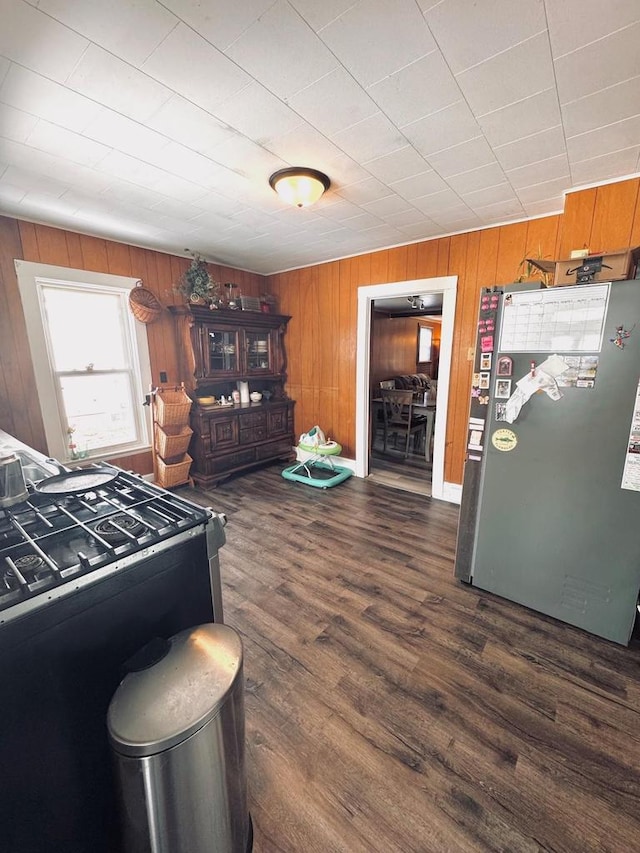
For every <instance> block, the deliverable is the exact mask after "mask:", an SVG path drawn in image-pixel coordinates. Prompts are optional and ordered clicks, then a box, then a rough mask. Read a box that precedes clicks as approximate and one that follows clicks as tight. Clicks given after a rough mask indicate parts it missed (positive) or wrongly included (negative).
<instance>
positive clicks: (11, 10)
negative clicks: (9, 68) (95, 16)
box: [0, 0, 89, 83]
mask: <svg viewBox="0 0 640 853" xmlns="http://www.w3.org/2000/svg"><path fill="white" fill-rule="evenodd" d="M0 21H2V26H0V55H2V56H4V57H5V59H10V60H11V61H12V62H17V63H18V64H19V65H23V66H24V67H25V68H30V69H31V70H32V71H39V72H40V73H42V74H44V76H45V77H49V78H51V79H52V80H58V81H59V82H61V83H62V82H64V81H65V80H66V79H67V77H68V76H69V74H70V73H71V71H72V70H73V68H74V67H75V65H76V63H77V62H78V61H79V59H80V57H81V56H82V54H83V53H84V51H85V50H86V49H87V46H88V45H89V42H88V41H87V39H85V38H83V37H82V36H80V35H78V34H77V33H75V32H73V31H72V30H70V29H69V28H68V27H65V26H63V25H62V24H59V23H58V22H57V21H54V20H53V18H50V17H49V16H48V15H45V14H43V13H42V12H39V11H38V10H37V9H34V8H33V7H32V6H30V5H29V4H28V3H25V2H22V0H0Z"/></svg>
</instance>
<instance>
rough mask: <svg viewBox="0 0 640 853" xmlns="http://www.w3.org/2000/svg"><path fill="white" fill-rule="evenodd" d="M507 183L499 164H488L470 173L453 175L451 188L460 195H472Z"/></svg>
mask: <svg viewBox="0 0 640 853" xmlns="http://www.w3.org/2000/svg"><path fill="white" fill-rule="evenodd" d="M504 181H505V174H504V172H503V171H502V169H501V167H500V166H499V165H498V163H487V165H486V166H480V168H478V169H471V170H470V171H468V172H461V173H460V174H459V175H452V176H451V177H450V178H449V181H448V183H449V186H450V187H451V188H452V189H454V190H456V192H458V193H459V194H460V195H462V194H463V193H471V192H474V191H475V190H484V189H487V188H488V187H495V186H497V185H498V184H502V183H504Z"/></svg>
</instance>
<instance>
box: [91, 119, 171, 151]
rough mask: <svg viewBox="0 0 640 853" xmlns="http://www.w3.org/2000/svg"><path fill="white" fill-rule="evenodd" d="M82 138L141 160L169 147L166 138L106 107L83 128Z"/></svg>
mask: <svg viewBox="0 0 640 853" xmlns="http://www.w3.org/2000/svg"><path fill="white" fill-rule="evenodd" d="M84 136H85V137H88V140H94V141H95V142H101V143H102V144H103V145H106V146H108V147H109V148H115V149H116V150H117V151H122V152H124V153H125V154H130V155H131V156H132V157H139V158H140V159H141V160H144V159H150V158H153V156H154V155H157V154H158V153H159V152H160V151H162V149H163V148H166V147H167V145H169V139H167V137H166V136H163V135H162V134H161V133H157V132H156V131H155V130H150V129H149V128H148V127H145V126H144V125H143V124H140V123H139V122H137V121H133V119H130V118H128V117H127V116H123V115H121V113H116V112H114V111H113V110H109V109H107V108H106V107H103V108H102V109H101V110H100V112H99V113H98V115H97V116H96V117H95V118H94V119H93V121H91V122H89V124H88V125H87V126H86V127H85V128H84Z"/></svg>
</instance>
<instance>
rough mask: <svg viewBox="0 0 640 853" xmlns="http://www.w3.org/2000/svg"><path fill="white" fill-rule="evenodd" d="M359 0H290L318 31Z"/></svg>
mask: <svg viewBox="0 0 640 853" xmlns="http://www.w3.org/2000/svg"><path fill="white" fill-rule="evenodd" d="M358 2H359V0H323V2H322V3H318V0H290V3H291V5H292V6H293V8H294V9H296V10H297V11H298V12H299V13H300V16H301V17H302V18H304V19H305V21H306V22H307V23H308V24H309V26H310V27H311V28H312V29H314V30H315V31H316V32H318V31H319V30H321V29H322V28H323V27H326V26H327V24H330V23H331V22H332V21H335V19H336V18H339V17H340V15H343V14H344V13H345V12H346V11H347V10H348V9H351V7H352V6H356V5H357V4H358Z"/></svg>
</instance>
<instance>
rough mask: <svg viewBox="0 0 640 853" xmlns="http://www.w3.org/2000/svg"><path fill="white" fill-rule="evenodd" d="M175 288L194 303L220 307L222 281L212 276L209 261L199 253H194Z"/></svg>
mask: <svg viewBox="0 0 640 853" xmlns="http://www.w3.org/2000/svg"><path fill="white" fill-rule="evenodd" d="M174 289H175V290H176V291H177V292H178V293H182V295H183V296H185V297H186V298H187V300H188V301H189V302H190V303H191V304H192V305H206V306H208V307H209V308H212V309H213V308H219V307H220V303H221V298H220V296H221V294H220V283H219V282H217V281H214V280H213V279H212V278H211V273H210V272H209V268H208V267H207V262H206V261H205V260H204V259H203V258H202V257H201V256H200V255H198V254H194V255H193V260H192V261H191V263H190V264H189V266H188V267H187V269H186V270H185V271H184V273H183V274H182V276H181V277H180V280H179V281H178V284H177V285H176V287H175V288H174Z"/></svg>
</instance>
